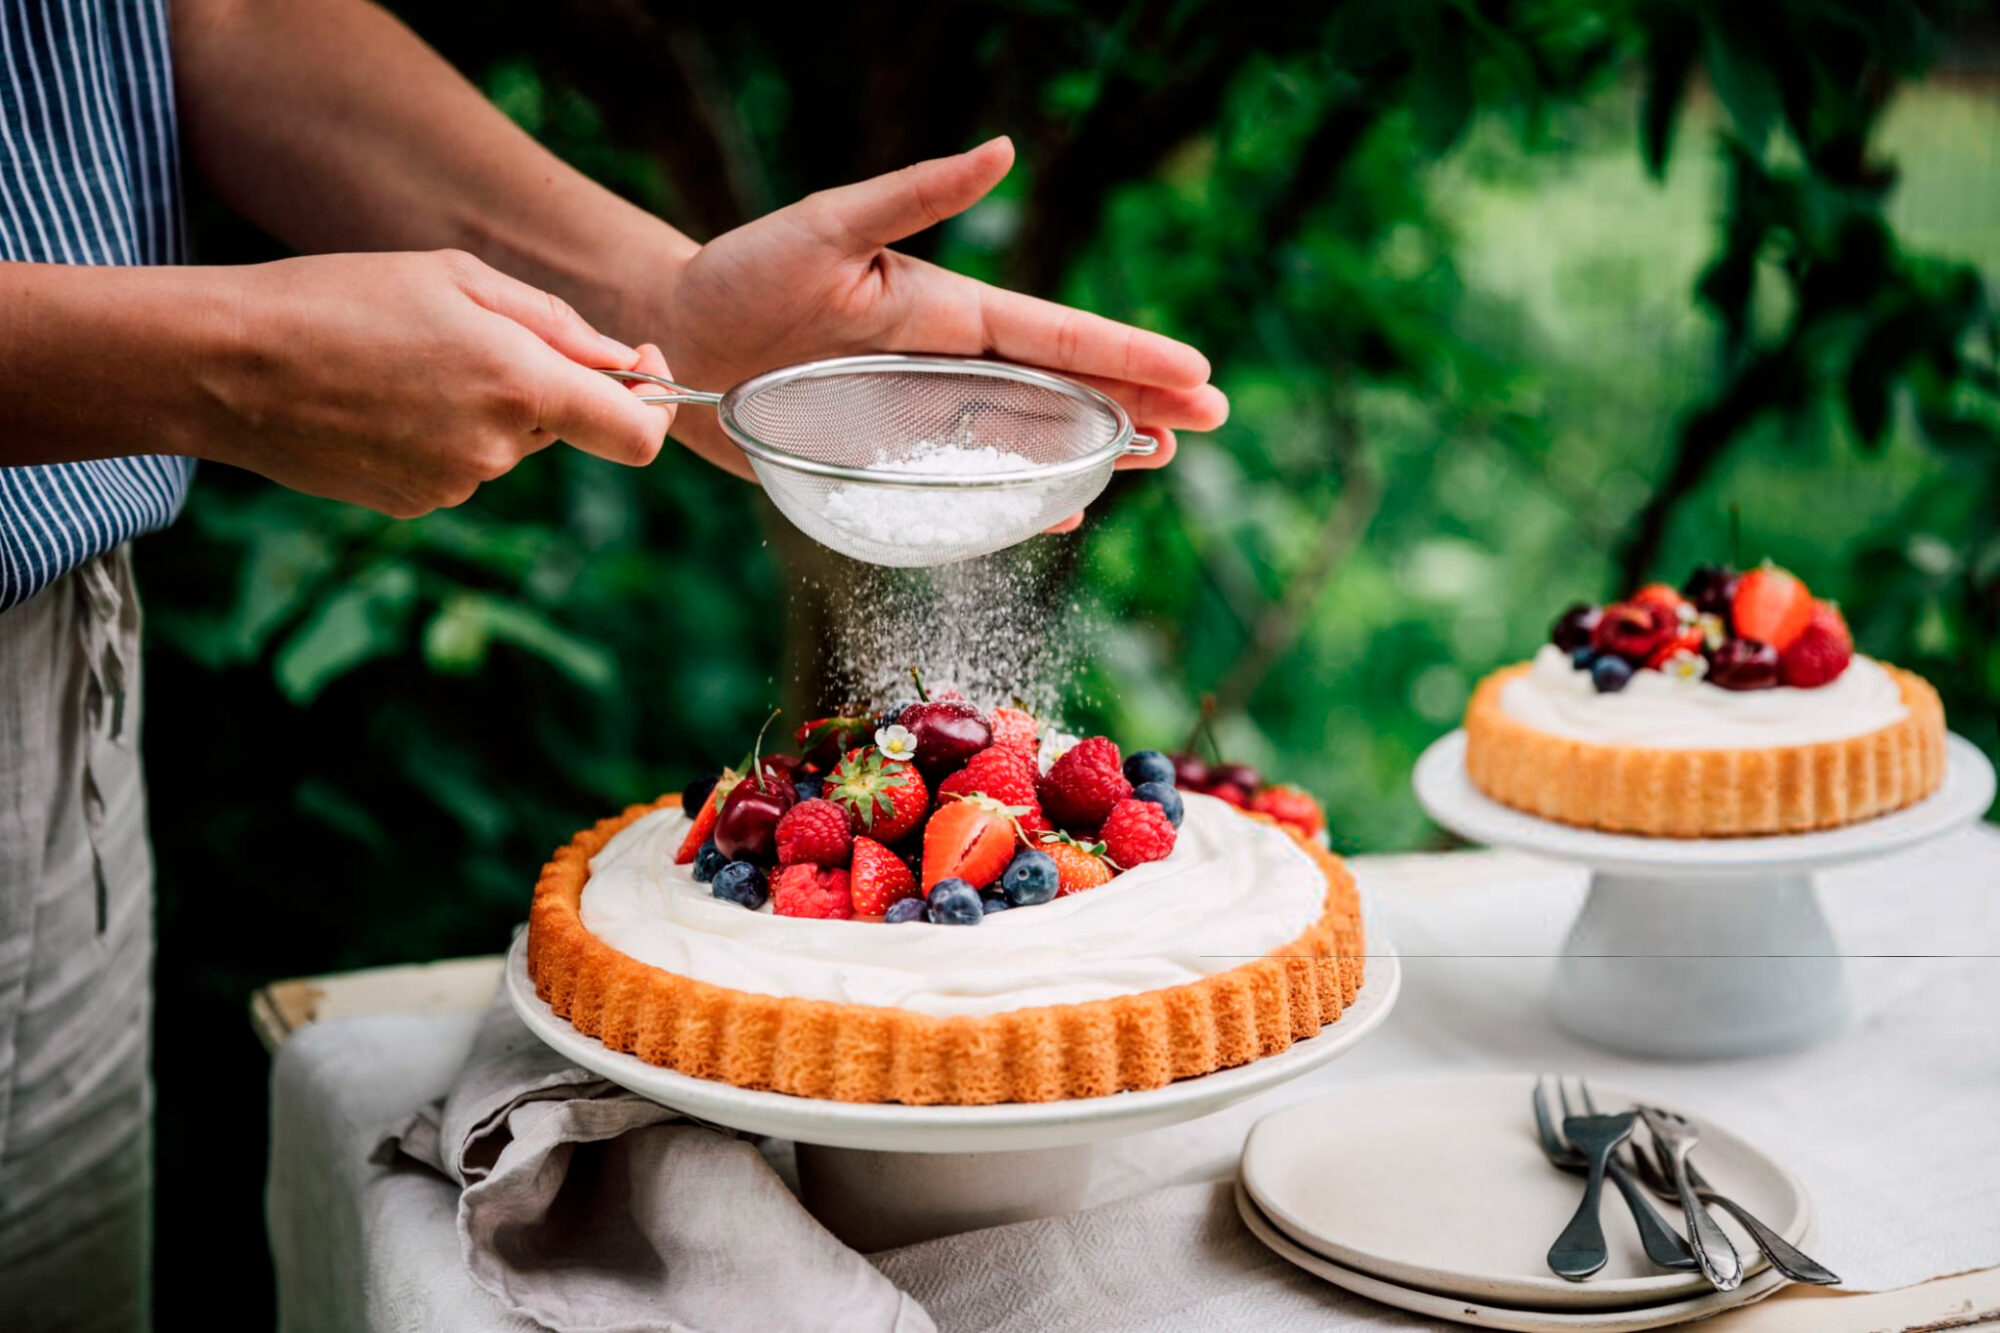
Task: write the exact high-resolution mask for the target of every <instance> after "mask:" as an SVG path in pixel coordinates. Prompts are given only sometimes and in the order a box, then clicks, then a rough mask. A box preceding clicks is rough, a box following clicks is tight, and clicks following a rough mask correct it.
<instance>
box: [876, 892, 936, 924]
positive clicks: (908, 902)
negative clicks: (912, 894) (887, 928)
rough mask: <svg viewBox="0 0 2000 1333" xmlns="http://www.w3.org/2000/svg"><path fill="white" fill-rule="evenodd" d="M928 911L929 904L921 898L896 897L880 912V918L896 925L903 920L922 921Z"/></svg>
mask: <svg viewBox="0 0 2000 1333" xmlns="http://www.w3.org/2000/svg"><path fill="white" fill-rule="evenodd" d="M929 911H930V905H929V904H928V903H926V902H925V901H924V900H923V899H922V898H898V899H897V900H896V901H895V902H893V903H890V904H889V910H888V911H886V912H884V913H882V920H884V921H886V922H887V923H888V924H890V925H892V926H896V925H901V924H902V923H903V922H905V921H922V920H923V919H924V917H925V916H926V915H927V914H928V913H929Z"/></svg>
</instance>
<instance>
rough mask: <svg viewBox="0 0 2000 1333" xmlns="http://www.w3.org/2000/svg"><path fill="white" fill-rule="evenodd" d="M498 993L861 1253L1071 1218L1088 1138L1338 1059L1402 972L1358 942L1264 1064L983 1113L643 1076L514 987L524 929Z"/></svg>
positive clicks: (1376, 947)
mask: <svg viewBox="0 0 2000 1333" xmlns="http://www.w3.org/2000/svg"><path fill="white" fill-rule="evenodd" d="M857 929H872V927H857ZM505 985H506V988H507V998H508V1000H509V1001H510V1002H511V1003H512V1004H513V1006H514V1010H515V1012H516V1013H518V1014H520V1016H521V1021H522V1022H524V1023H526V1024H527V1025H528V1030H529V1031H531V1032H533V1033H534V1034H535V1035H536V1036H537V1037H539V1038H541V1040H542V1041H544V1042H546V1043H548V1045H549V1046H551V1047H553V1048H554V1049H555V1050H556V1051H557V1052H558V1053H560V1054H561V1055H563V1056H564V1057H566V1058H568V1059H570V1060H573V1061H575V1062H576V1063H577V1064H578V1065H581V1066H582V1067H583V1068H585V1069H588V1070H590V1071H591V1072H592V1073H594V1074H598V1075H600V1076H602V1077H604V1078H607V1079H609V1080H611V1081H612V1082H613V1083H616V1084H618V1085H619V1086H621V1087H623V1088H626V1089H628V1090H630V1091H632V1092H635V1093H638V1094H639V1095H640V1096H642V1097H647V1098H650V1099H651V1100H653V1101H656V1102H659V1103H660V1104H661V1105H663V1106H670V1107H672V1108H673V1109H675V1110H677V1111H680V1112H682V1113H683V1114H685V1115H688V1116H691V1117H693V1118H694V1119H697V1120H705V1121H708V1122H709V1123H711V1124H717V1125H727V1126H729V1127H730V1128H732V1129H738V1130H742V1131H744V1132H746V1133H751V1134H767V1135H772V1136H774V1137H778V1138H786V1139H791V1140H793V1141H794V1142H796V1143H797V1144H798V1164H799V1188H800V1193H801V1195H802V1196H803V1201H804V1203H805V1205H806V1207H807V1208H808V1209H810V1210H811V1211H812V1214H813V1216H815V1217H817V1218H818V1219H819V1220H820V1221H821V1222H822V1223H823V1224H824V1225H825V1226H826V1228H827V1229H828V1230H829V1231H831V1232H833V1234H834V1235H836V1236H838V1237H840V1238H841V1239H842V1240H843V1241H845V1242H847V1243H848V1244H849V1245H852V1246H853V1247H854V1248H856V1249H858V1250H862V1251H864V1252H867V1251H874V1250H883V1249H889V1248H891V1247H893V1246H897V1245H908V1244H912V1243H914V1242H916V1241H920V1240H929V1239H931V1238H933V1237H936V1236H944V1235H951V1234H954V1233H957V1232H960V1231H970V1230H973V1229H975V1228H978V1227H986V1226H996V1225H998V1224H1000V1223H1003V1222H1019V1221H1025V1220H1027V1219H1029V1218H1034V1217H1051V1216H1055V1215H1057V1214H1060V1213H1067V1212H1073V1211H1074V1210H1075V1209H1076V1207H1077V1206H1078V1204H1079V1203H1080V1202H1081V1201H1082V1199H1083V1197H1084V1191H1085V1190H1086V1188H1087V1187H1088V1185H1089V1183H1090V1157H1091V1146H1092V1145H1093V1144H1094V1143H1095V1142H1096V1141H1097V1140H1099V1139H1106V1138H1113V1137H1116V1136H1119V1135H1124V1134H1136V1133H1139V1132H1140V1131H1142V1130H1148V1129H1159V1128H1162V1127H1164V1126H1167V1125H1174V1124H1179V1123H1181V1122H1182V1121H1184V1120H1191V1119H1193V1118H1194V1117H1196V1116H1203V1115H1209V1114H1211V1113H1213V1112H1216V1111H1220V1110H1222V1109H1224V1108H1225V1107H1229V1106H1233V1105H1235V1104H1236V1103H1237V1102H1240V1101H1242V1100H1244V1099H1245V1098H1248V1097H1252V1096H1255V1095H1256V1094H1257V1093H1260V1092H1263V1091H1266V1090H1267V1089H1270V1088H1274V1087H1276V1086H1278V1085H1279V1084H1281V1083H1285V1082H1289V1081H1290V1080H1292V1079H1295V1078H1298V1077H1299V1076H1300V1075H1302V1074H1306V1073H1310V1072H1311V1071H1312V1070H1315V1069H1317V1068H1319V1067H1320V1066H1321V1065H1324V1064H1326V1063H1327V1062H1328V1061H1329V1060H1332V1059H1334V1058H1335V1057H1337V1056H1340V1055H1342V1054H1344V1053H1346V1052H1347V1051H1349V1050H1351V1049H1352V1048H1353V1047H1354V1046H1356V1045H1358V1044H1359V1043H1360V1042H1361V1041H1362V1040H1363V1039H1364V1038H1366V1037H1367V1036H1368V1035H1369V1034H1370V1033H1371V1032H1373V1031H1374V1030H1375V1029H1376V1028H1377V1027H1379V1026H1380V1025H1381V1023H1382V1020H1383V1019H1385V1018H1387V1017H1388V1016H1389V1011H1390V1010H1391V1009H1392V1008H1393V1007H1394V1006H1395V1003H1396V995H1397V992H1398V991H1399V990H1400V989H1401V987H1402V968H1401V966H1400V964H1399V962H1398V960H1397V958H1396V954H1395V951H1394V949H1393V948H1392V947H1390V945H1389V944H1388V943H1387V941H1385V940H1381V939H1378V938H1374V937H1371V938H1370V941H1369V954H1368V973H1367V981H1366V983H1365V984H1364V985H1363V986H1362V988H1361V993H1360V995H1358V996H1357V997H1356V998H1355V1002H1354V1004H1353V1005H1351V1006H1350V1007H1349V1008H1348V1009H1347V1011H1346V1012H1345V1013H1343V1014H1342V1015H1341V1016H1340V1021H1339V1022H1337V1023H1334V1024H1333V1025H1332V1026H1330V1027H1328V1028H1325V1029H1323V1030H1322V1031H1321V1032H1320V1034H1319V1035H1318V1036H1316V1037H1311V1038H1308V1039H1307V1040H1305V1041H1302V1042H1298V1043H1296V1044H1295V1045H1293V1046H1292V1047H1291V1048H1290V1049H1289V1050H1285V1051H1282V1052H1280V1053H1279V1054H1277V1055H1273V1056H1268V1057H1266V1058H1265V1059H1262V1060H1255V1061H1252V1062H1251V1063H1249V1064H1247V1065H1239V1066H1237V1067H1236V1068H1234V1069H1224V1070H1220V1071H1218V1072H1216V1073H1213V1074H1208V1075H1206V1076H1204V1077H1202V1078H1190V1079H1183V1080H1182V1081H1181V1082H1178V1083H1170V1084H1168V1085H1167V1086H1166V1087H1164V1088H1153V1089H1151V1090H1149V1091H1146V1092H1120V1093H1114V1094H1113V1095H1111V1096H1109V1097H1087V1098H1078V1099H1073V1100H1069V1101H1058V1102H1005V1103H1002V1104H1000V1105H997V1106H902V1105H898V1104H895V1103H879V1102H868V1103H856V1102H835V1101H825V1100H821V1099H819V1098H813V1097H793V1096H790V1095H789V1094H786V1093H782V1092H757V1091H753V1090H751V1089H749V1088H739V1087H736V1086H734V1085H733V1084H729V1083H719V1082H716V1081H714V1080H711V1079H704V1078H693V1077H690V1076H689V1075H686V1074H681V1073H676V1072H675V1071H673V1070H671V1069H661V1068H659V1067H658V1066H655V1065H649V1064H647V1063H646V1062H645V1061H643V1060H641V1059H639V1058H638V1057H636V1056H632V1055H627V1054H625V1053H624V1052H622V1051H613V1050H609V1049H607V1048H606V1047H605V1046H604V1044H603V1043H602V1042H600V1041H598V1040H597V1039H596V1038H594V1037H587V1036H585V1035H583V1034H582V1033H580V1032H578V1031H577V1030H576V1029H575V1028H573V1027H571V1026H570V1025H569V1023H568V1021H567V1020H565V1019H562V1018H558V1017H557V1016H556V1015H555V1013H554V1012H553V1011H552V1010H551V1009H550V1008H549V1007H548V1005H547V1004H545V1003H543V1002H542V1000H541V998H540V997H539V996H537V995H536V994H535V987H534V983H533V982H531V981H529V980H528V965H527V933H526V932H525V931H524V932H522V933H521V934H520V935H519V936H518V937H516V939H515V941H514V947H513V948H512V949H511V950H510V951H509V952H508V955H507V972H506V982H505Z"/></svg>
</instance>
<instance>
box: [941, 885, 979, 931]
mask: <svg viewBox="0 0 2000 1333" xmlns="http://www.w3.org/2000/svg"><path fill="white" fill-rule="evenodd" d="M985 915H986V906H985V904H983V903H981V902H980V901H979V890H978V889H975V888H973V887H972V886H971V885H970V884H967V883H966V882H965V881H964V880H962V879H941V880H939V881H938V882H937V883H935V884H933V885H932V886H931V893H930V918H931V922H932V924H934V925H939V926H976V925H978V924H979V919H980V918H981V917H983V916H985Z"/></svg>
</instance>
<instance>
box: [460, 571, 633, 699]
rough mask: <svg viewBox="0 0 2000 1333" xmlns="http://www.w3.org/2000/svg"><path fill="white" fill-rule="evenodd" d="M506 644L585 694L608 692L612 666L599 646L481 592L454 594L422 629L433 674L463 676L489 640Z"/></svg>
mask: <svg viewBox="0 0 2000 1333" xmlns="http://www.w3.org/2000/svg"><path fill="white" fill-rule="evenodd" d="M496 639H497V640H499V641H501V642H504V643H511V644H513V645H514V646H515V647H517V648H521V649H523V650H525V651H527V652H529V653H532V654H533V655H534V656H536V657H539V658H541V659H542V660H543V661H545V662H547V663H548V664H549V665H551V666H553V667H555V668H556V669H557V670H558V671H561V672H562V673H563V674H564V675H566V676H568V677H569V678H570V679H571V680H573V681H575V682H576V683H577V684H578V685H581V686H583V687H584V688H585V689H588V690H596V691H603V690H606V689H609V688H610V687H611V686H612V685H613V684H615V683H616V681H617V679H618V667H617V663H616V662H615V661H614V660H613V659H612V657H611V655H610V654H609V653H608V652H606V651H605V650H604V649H603V648H602V647H601V646H599V645H597V644H594V643H589V642H587V641H585V640H583V639H580V638H578V637H576V636H575V635H573V634H570V633H568V632H567V631H565V630H562V629H560V628H558V627H557V626H556V625H555V624H553V623H552V622H551V621H549V620H548V619H547V618H546V617H545V616H543V615H542V614H541V613H540V612H539V611H536V610H534V609H533V608H532V607H529V606H526V605H524V604H522V603H520V602H515V601H510V600H507V599H505V598H500V597H493V596H488V595H486V594H482V593H457V594H454V595H452V596H451V597H449V598H447V599H446V601H445V603H444V605H443V606H441V607H440V608H439V609H438V612H437V614H436V615H435V616H433V617H432V618H431V621H430V624H429V625H427V626H426V627H425V628H424V660H425V661H426V662H428V663H429V664H430V666H431V669H432V670H434V671H440V672H444V673H446V674H448V675H469V674H471V673H472V672H475V671H477V670H479V669H480V668H481V667H482V666H484V665H485V663H486V654H487V650H488V649H489V648H490V647H491V646H492V644H493V642H494V641H495V640H496Z"/></svg>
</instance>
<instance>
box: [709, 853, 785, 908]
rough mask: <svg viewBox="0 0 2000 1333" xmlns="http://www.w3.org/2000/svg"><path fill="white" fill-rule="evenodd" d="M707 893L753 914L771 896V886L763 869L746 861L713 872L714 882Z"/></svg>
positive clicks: (733, 862)
mask: <svg viewBox="0 0 2000 1333" xmlns="http://www.w3.org/2000/svg"><path fill="white" fill-rule="evenodd" d="M708 891H709V892H710V893H712V894H714V895H715V896H716V897H718V898H720V899H722V900H723V901H724V902H726V903H735V904H736V905H737V906H738V907H747V908H749V909H750V910H751V911H753V912H754V911H756V910H757V909H758V908H760V907H762V906H763V905H764V902H765V900H766V899H768V898H769V897H770V896H771V885H770V881H769V880H767V879H766V878H765V877H764V870H763V867H761V866H754V865H752V864H750V863H749V862H748V861H731V862H730V863H729V864H728V865H726V866H724V867H722V869H720V870H718V871H716V872H715V882H714V883H713V884H711V885H709V887H708Z"/></svg>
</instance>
